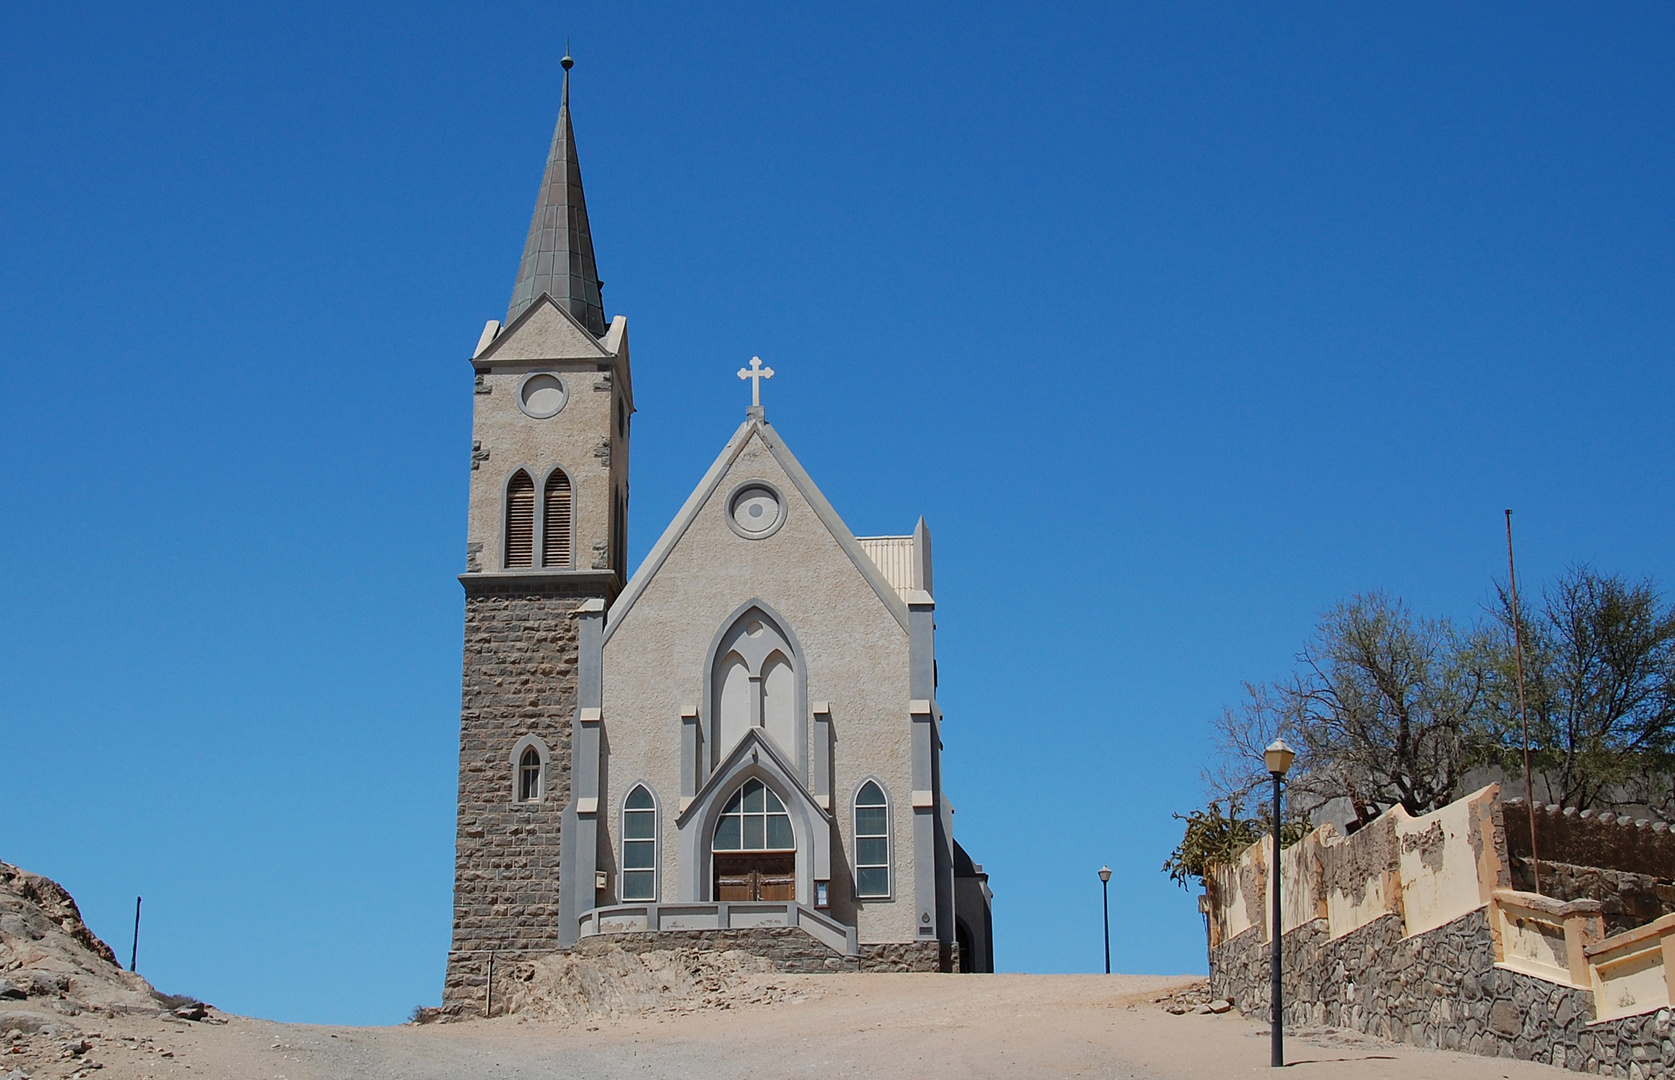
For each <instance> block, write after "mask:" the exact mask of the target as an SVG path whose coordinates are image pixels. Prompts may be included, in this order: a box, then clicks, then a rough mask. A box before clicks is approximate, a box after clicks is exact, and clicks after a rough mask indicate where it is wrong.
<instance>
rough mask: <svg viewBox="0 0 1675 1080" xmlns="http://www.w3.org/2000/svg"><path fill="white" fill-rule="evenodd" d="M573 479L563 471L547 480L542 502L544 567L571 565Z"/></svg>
mask: <svg viewBox="0 0 1675 1080" xmlns="http://www.w3.org/2000/svg"><path fill="white" fill-rule="evenodd" d="M571 505H572V500H571V491H570V478H569V477H568V476H565V475H564V471H563V470H562V469H554V470H553V474H552V475H551V476H549V477H547V490H546V492H545V493H544V496H543V498H542V500H541V565H542V566H569V565H570V508H571Z"/></svg>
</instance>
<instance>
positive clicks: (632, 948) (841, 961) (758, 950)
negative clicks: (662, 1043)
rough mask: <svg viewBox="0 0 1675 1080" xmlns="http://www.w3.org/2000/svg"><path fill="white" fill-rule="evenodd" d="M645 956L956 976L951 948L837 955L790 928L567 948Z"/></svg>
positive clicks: (678, 934)
mask: <svg viewBox="0 0 1675 1080" xmlns="http://www.w3.org/2000/svg"><path fill="white" fill-rule="evenodd" d="M613 948H616V949H623V950H626V951H627V952H631V953H646V952H653V951H657V950H663V949H706V950H711V951H715V952H723V951H726V950H729V949H737V950H739V951H740V952H746V953H749V954H750V955H752V956H760V957H764V958H765V959H767V960H769V961H771V962H772V963H773V965H774V967H775V968H777V969H778V970H780V971H784V972H792V973H798V974H824V973H826V972H834V971H957V970H958V969H959V952H958V948H957V946H955V947H947V946H941V945H939V943H937V942H934V941H909V942H901V943H894V942H887V943H884V944H878V945H862V946H861V947H860V955H859V956H845V955H844V954H843V953H841V952H838V951H837V950H835V949H833V948H831V947H830V946H828V945H826V944H825V943H824V942H822V941H819V940H818V939H816V938H814V937H812V936H810V935H809V934H808V933H807V932H805V931H803V930H799V929H797V928H796V927H794V926H752V927H747V928H743V929H736V930H662V931H659V932H658V933H655V934H650V933H638V934H599V935H596V936H594V937H586V938H583V939H582V940H581V941H578V942H577V943H576V944H575V945H573V946H571V950H570V951H571V952H572V953H573V954H577V955H581V956H588V955H595V954H598V953H603V952H605V951H607V950H609V949H613Z"/></svg>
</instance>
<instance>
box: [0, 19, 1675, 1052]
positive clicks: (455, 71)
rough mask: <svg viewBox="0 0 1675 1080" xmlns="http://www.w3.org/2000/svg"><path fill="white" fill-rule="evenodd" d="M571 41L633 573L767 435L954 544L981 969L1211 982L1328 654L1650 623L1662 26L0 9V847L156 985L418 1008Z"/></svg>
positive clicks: (1664, 178)
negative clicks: (1213, 860) (1503, 594)
mask: <svg viewBox="0 0 1675 1080" xmlns="http://www.w3.org/2000/svg"><path fill="white" fill-rule="evenodd" d="M567 34H568V35H569V36H570V37H571V39H572V42H573V49H574V52H575V55H576V56H577V58H578V59H577V66H576V70H575V74H574V83H573V101H574V108H575V116H576V131H577V137H578V140H579V144H580V151H581V156H582V165H583V172H584V175H585V177H586V181H587V193H588V200H589V207H590V210H591V212H592V220H593V228H594V236H595V239H596V243H597V247H598V256H599V265H600V269H601V273H602V275H603V277H604V279H605V282H606V290H605V298H606V308H607V310H608V311H609V312H610V313H612V314H615V313H623V314H626V315H627V316H628V318H629V326H630V332H631V335H632V340H633V350H634V361H635V371H634V375H635V390H636V396H637V402H638V404H639V406H640V413H639V415H638V417H637V419H636V424H635V442H634V447H633V472H632V483H633V506H632V534H631V540H630V548H631V553H632V556H633V558H634V559H635V560H637V559H638V558H639V557H641V556H643V555H644V553H645V552H646V551H647V549H648V548H649V547H650V545H651V543H652V542H653V540H655V538H656V537H657V535H658V533H659V532H660V531H661V529H662V528H663V526H664V525H665V524H666V522H667V521H668V520H669V518H670V517H671V516H672V515H673V513H674V511H675V510H676V508H677V507H678V506H679V504H680V502H681V501H682V499H683V498H684V497H685V495H686V493H687V492H688V490H689V489H690V488H691V486H692V485H693V484H695V483H696V482H697V480H698V478H699V477H700V476H701V474H702V472H703V470H704V468H705V467H706V466H707V464H708V463H709V461H710V460H711V458H712V457H713V455H714V454H715V453H716V452H717V451H718V449H719V447H720V446H721V445H722V443H723V442H724V441H725V439H726V438H727V436H728V435H729V433H730V432H731V431H732V430H733V428H734V427H735V426H736V425H737V423H738V422H739V421H740V419H741V418H742V414H743V409H744V406H745V405H746V404H747V402H748V397H747V394H748V390H747V388H746V387H745V386H744V384H741V383H740V382H739V380H738V379H736V378H734V376H733V372H734V370H735V369H736V368H737V367H738V366H739V365H740V364H741V363H742V362H743V361H744V360H746V359H748V358H749V357H750V356H751V354H753V353H755V354H760V355H761V356H762V357H763V358H764V359H765V360H766V361H767V362H768V363H770V364H771V365H772V366H773V367H774V368H775V369H776V370H777V372H778V376H777V377H776V378H775V379H774V381H773V382H772V383H771V384H769V385H768V386H767V387H765V397H766V403H767V405H768V408H769V416H770V418H771V419H772V420H773V421H774V422H775V424H776V427H777V428H778V430H779V431H780V432H781V433H782V434H783V435H784V436H785V438H786V439H787V440H788V441H789V442H790V444H791V446H792V447H793V448H794V449H795V451H796V452H797V454H798V455H799V456H800V458H801V459H802V461H803V463H804V464H805V465H807V466H808V468H809V470H810V472H812V473H813V475H814V476H815V477H816V479H817V480H818V481H819V482H820V484H821V485H822V486H823V488H824V490H825V491H826V493H827V495H828V496H829V497H830V498H831V500H832V502H833V504H834V505H835V506H836V507H837V508H838V510H839V511H840V512H841V513H842V514H843V515H844V516H845V517H846V518H847V520H848V521H849V523H850V525H851V526H852V527H853V528H854V529H855V531H856V532H858V533H862V534H866V533H890V532H897V533H902V532H906V531H908V530H909V529H910V528H911V527H912V525H913V522H914V520H915V519H916V518H917V516H918V515H919V514H921V513H923V514H924V515H925V516H926V518H927V519H928V520H929V522H930V524H931V527H932V530H933V532H934V534H935V538H936V555H937V566H936V585H937V600H938V616H939V625H940V634H939V640H938V648H939V656H940V661H941V672H942V694H943V705H944V707H945V709H946V711H947V716H948V720H947V728H946V737H947V745H948V750H947V758H946V762H947V777H948V785H949V788H950V793H951V796H952V798H953V800H954V802H955V804H956V806H957V807H958V814H957V817H956V819H955V820H956V831H957V833H958V834H959V835H960V836H961V838H962V839H963V840H964V842H965V844H966V845H967V847H968V848H969V849H970V850H971V852H972V854H973V855H974V856H975V857H976V858H977V859H978V860H979V861H981V862H983V863H984V864H985V865H986V866H987V868H988V869H989V870H990V872H991V873H992V874H993V885H994V889H995V893H996V902H995V929H996V934H997V937H998V944H997V949H996V958H997V961H998V962H999V964H1000V966H1001V967H1002V968H1004V969H1008V970H1028V971H1042V972H1052V971H1078V970H1079V971H1089V970H1093V969H1094V968H1095V967H1096V966H1097V965H1098V964H1099V963H1100V953H1099V949H1100V936H1099V883H1098V880H1097V878H1096V877H1095V874H1094V871H1095V870H1097V869H1098V867H1099V865H1100V864H1101V863H1102V862H1109V863H1110V864H1111V866H1112V867H1114V868H1115V869H1116V876H1115V878H1114V879H1113V880H1112V883H1111V901H1112V912H1113V918H1114V920H1115V921H1116V924H1117V927H1118V929H1117V931H1116V934H1115V939H1114V949H1115V953H1116V955H1115V963H1116V965H1117V966H1118V967H1119V968H1121V969H1125V970H1134V971H1167V972H1174V971H1181V970H1202V969H1203V967H1204V946H1203V936H1202V930H1201V925H1200V920H1199V916H1198V914H1197V913H1196V909H1195V905H1194V900H1193V897H1192V896H1191V895H1189V894H1188V893H1186V892H1183V891H1181V890H1180V889H1178V888H1176V887H1175V886H1174V885H1172V884H1171V883H1169V882H1168V881H1167V880H1166V879H1165V878H1164V877H1163V875H1162V874H1160V873H1159V872H1158V866H1159V865H1160V864H1161V863H1162V861H1163V859H1164V857H1165V855H1166V854H1167V853H1168V851H1169V850H1170V848H1171V846H1172V844H1173V842H1174V840H1175V838H1176V836H1177V830H1176V826H1175V823H1174V822H1173V821H1172V820H1171V819H1170V814H1171V812H1172V811H1175V810H1185V809H1187V808H1190V807H1191V806H1193V805H1195V804H1197V803H1198V802H1199V800H1200V799H1201V797H1202V790H1201V786H1200V781H1199V775H1198V770H1199V768H1200V765H1201V764H1202V763H1203V761H1204V758H1205V755H1206V753H1207V751H1208V738H1207V731H1208V722H1209V721H1210V720H1211V718H1212V717H1213V716H1215V715H1216V714H1217V713H1218V711H1219V710H1220V709H1221V707H1222V706H1223V705H1224V704H1227V703H1232V702H1235V701H1236V700H1237V699H1238V697H1239V695H1240V692H1241V690H1240V684H1241V681H1242V680H1247V679H1249V680H1262V679H1268V678H1273V677H1275V676H1278V675H1280V674H1282V673H1283V672H1284V671H1285V670H1287V668H1288V666H1289V664H1290V663H1291V658H1292V655H1293V654H1294V652H1295V651H1296V649H1297V647H1298V645H1299V643H1300V642H1301V641H1302V639H1303V638H1304V637H1305V636H1306V634H1307V633H1308V631H1309V629H1310V627H1311V626H1312V625H1313V622H1314V619H1315V618H1316V616H1317V615H1318V613H1319V612H1320V611H1322V610H1323V609H1325V608H1326V607H1328V606H1329V605H1331V604H1332V603H1333V602H1334V601H1336V600H1338V599H1339V598H1341V597H1344V596H1346V595H1348V594H1350V593H1352V592H1355V591H1358V590H1365V589H1370V588H1380V587H1381V588H1386V589H1390V590H1392V591H1394V592H1397V593H1399V594H1401V595H1402V596H1404V597H1406V598H1407V599H1408V600H1409V601H1410V602H1411V603H1412V604H1413V605H1414V607H1415V608H1417V609H1418V610H1420V611H1422V612H1426V613H1435V614H1447V615H1451V616H1454V617H1456V618H1462V619H1470V618H1472V617H1474V615H1475V613H1476V612H1477V611H1478V609H1479V605H1480V604H1481V602H1482V601H1483V600H1484V598H1485V596H1486V594H1487V592H1488V590H1489V588H1490V581H1491V579H1492V577H1493V576H1494V575H1496V574H1498V573H1501V572H1503V568H1504V558H1505V552H1504V548H1503V546H1502V544H1503V538H1502V533H1501V527H1502V526H1501V521H1502V519H1501V510H1502V508H1503V507H1507V506H1511V507H1515V508H1516V509H1517V511H1518V516H1517V519H1516V520H1517V524H1518V528H1519V530H1520V533H1519V539H1520V545H1521V555H1522V558H1523V560H1524V562H1523V569H1524V572H1525V575H1526V576H1527V577H1528V578H1529V579H1531V581H1532V582H1533V581H1534V580H1536V579H1541V578H1548V577H1551V576H1552V575H1553V574H1555V573H1556V572H1557V571H1559V570H1561V569H1562V568H1563V567H1564V566H1565V564H1567V563H1568V562H1571V561H1573V560H1590V561H1593V562H1594V563H1596V564H1597V565H1599V566H1600V567H1602V568H1604V569H1607V570H1612V571H1621V572H1625V573H1629V574H1636V575H1638V574H1651V575H1654V576H1656V577H1657V578H1658V579H1660V580H1661V581H1662V582H1663V583H1665V584H1666V585H1675V556H1672V553H1671V544H1670V538H1671V534H1672V533H1675V510H1672V507H1671V479H1672V464H1671V463H1672V462H1675V446H1672V445H1671V443H1672V441H1675V440H1672V430H1675V429H1672V425H1671V421H1670V417H1671V408H1672V406H1675V376H1672V365H1671V351H1672V349H1671V340H1672V330H1675V266H1672V254H1671V253H1672V251H1675V244H1672V241H1675V228H1672V225H1675V222H1672V213H1675V191H1672V190H1671V189H1672V186H1675V185H1672V180H1671V166H1672V165H1675V155H1672V152H1671V151H1672V145H1671V144H1672V140H1675V125H1672V124H1671V122H1670V118H1671V116H1672V115H1675V66H1672V65H1671V63H1670V60H1669V57H1670V55H1671V52H1672V48H1675V9H1672V8H1671V7H1670V6H1669V5H1667V4H1639V5H1634V4H1625V5H1604V6H1601V5H1592V6H1584V5H1574V4H1546V5H1543V4H1526V5H1496V6H1492V7H1490V6H1462V5H1458V4H1435V5H1429V6H1426V5H1405V6H1403V7H1402V9H1401V10H1399V11H1398V10H1394V9H1392V8H1390V6H1389V5H1373V4H1359V5H1346V4H1338V3H1330V4H1328V3H1322V4H1318V5H1309V6H1303V5H1292V6H1285V7H1282V8H1279V9H1274V8H1272V6H1270V7H1269V8H1267V9H1264V10H1258V9H1256V8H1253V7H1252V6H1251V5H1247V4H1222V5H1216V4H1204V5H1198V6H1193V7H1183V6H1178V5H1177V6H1175V7H1173V8H1171V9H1170V10H1169V11H1166V12H1164V11H1159V10H1157V6H1156V5H1142V4H1122V5H1111V4H1093V5H1085V6H1070V5H1066V6H1056V7H1052V6H1048V5H1037V4H1030V5H1024V4H1018V5H1014V6H1011V7H1000V6H992V5H972V4H945V5H933V4H912V5H902V4H889V5H854V6H848V7H842V8H835V7H832V6H830V5H819V6H808V7H804V8H801V9H795V8H791V7H789V6H787V5H777V4H774V5H768V4H764V5H761V6H759V7H744V6H733V5H725V4H710V5H701V6H695V5H669V6H667V7H664V6H657V5H641V6H624V5H601V4H588V5H569V6H566V5H562V4H561V5H558V6H554V5H551V4H539V5H537V4H493V5H491V4H471V5H458V4H452V5H436V6H431V7H427V6H422V5H415V6H411V7H397V6H377V5H354V6H349V5H344V4H340V3H331V4H323V3H299V4H291V5H249V4H245V5H239V4H233V5H229V4H199V5H179V4H175V5H131V4H130V5H108V4H92V5H73V6H65V5H42V4H33V5H31V4H16V5H11V6H8V7H7V8H6V10H5V12H4V14H3V15H0V60H3V63H0V93H3V95H4V102H5V107H4V108H3V109H0V208H3V209H0V251H3V252H4V255H3V257H0V335H3V336H0V341H3V345H4V350H5V351H4V356H5V363H4V365H3V368H0V451H3V453H4V462H5V464H4V468H3V470H0V559H3V560H4V565H5V567H6V573H5V575H4V577H3V578H0V767H3V769H4V775H5V782H4V785H3V789H4V792H5V803H4V806H5V808H4V810H0V858H3V859H5V860H6V861H8V862H12V863H17V864H21V865H23V866H25V867H27V868H29V869H32V870H35V871H38V872H41V873H45V874H48V875H51V876H52V877H55V878H57V879H58V880H60V881H62V882H63V883H64V884H65V885H66V886H68V887H69V888H70V889H71V891H72V892H73V893H74V894H75V895H76V897H77V898H78V900H79V901H80V902H81V904H82V906H83V910H84V911H85V913H86V915H87V917H88V920H89V922H90V923H91V924H92V926H93V927H94V929H95V930H96V931H97V932H98V933H100V934H101V935H102V936H103V937H105V939H106V940H107V941H109V942H110V943H111V944H112V945H113V946H115V947H116V948H117V949H118V951H119V952H122V953H124V954H126V953H127V951H128V946H129V920H130V919H131V917H132V904H133V898H134V895H135V894H136V893H141V894H144V896H145V897H146V922H145V929H144V931H143V935H142V938H141V942H140V959H141V965H140V966H141V970H142V971H143V972H144V973H145V974H147V975H149V976H151V977H152V979H153V980H154V981H155V982H156V983H157V984H158V985H160V986H162V987H163V988H165V989H168V990H173V991H180V992H188V993H195V994H199V995H201V996H203V997H205V998H207V999H208V1000H210V1001H212V1002H214V1003H216V1004H217V1005H220V1006H222V1007H224V1008H228V1009H234V1010H239V1011H243V1012H249V1013H255V1014H258V1015H263V1016H270V1017H276V1018H283V1019H298V1020H317V1021H346V1022H391V1021H395V1020H398V1019H401V1018H402V1017H403V1016H404V1015H405V1014H406V1013H407V1011H408V1010H409V1009H411V1008H412V1007H413V1006H414V1005H417V1004H421V1003H434V1002H436V1001H437V1000H438V999H439V997H440V987H441V978H442V968H443V962H444V956H445V953H446V950H447V947H448V938H449V921H450V916H451V910H450V903H451V875H452V858H453V810H454V803H453V799H454V783H455V770H456V765H457V752H458V751H457V744H456V738H457V730H458V728H457V725H458V708H459V681H458V677H459V671H460V642H461V618H462V596H461V590H460V586H459V584H458V582H457V581H456V580H455V577H454V575H455V574H457V573H458V572H459V571H460V569H461V567H462V559H463V551H464V529H465V491H466V482H467V476H468V461H469V449H470V429H469V423H470V407H471V393H470V387H471V371H470V368H469V366H468V364H467V363H466V357H467V355H468V354H469V352H470V350H471V348H472V346H473V345H474V344H475V342H476V340H477V335H478V332H479V331H480V329H481V327H482V325H483V321H484V320H485V319H489V318H499V317H501V316H502V315H503V313H504V311H505V307H506V301H507V298H508V296H509V295H510V292H511V288H512V282H513V277H514V273H515V271H516V268H517V262H518V256H519V253H520V251H521V245H522V243H523V236H524V231H525V229H526V228H527V226H528V222H529V213H530V209H531V206H532V205H533V200H534V196H535V188H536V184H537V181H538V179H539V176H540V171H541V165H542V158H543V155H544V153H545V150H546V147H547V142H548V140H549V138H550V137H551V132H552V126H553V120H554V116H555V114H556V110H557V104H558V87H559V76H560V71H559V68H558V64H557V60H558V57H559V56H560V55H561V54H562V52H563V48H564V39H565V36H566V35H567Z"/></svg>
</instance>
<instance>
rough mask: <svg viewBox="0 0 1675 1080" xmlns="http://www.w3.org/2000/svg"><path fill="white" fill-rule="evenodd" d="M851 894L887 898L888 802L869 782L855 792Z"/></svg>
mask: <svg viewBox="0 0 1675 1080" xmlns="http://www.w3.org/2000/svg"><path fill="white" fill-rule="evenodd" d="M855 895H856V896H859V897H861V898H862V899H867V898H873V899H877V898H880V897H887V896H889V895H890V803H889V800H887V799H886V798H885V797H884V789H883V788H881V787H879V786H878V785H877V784H876V783H874V782H873V781H871V780H868V781H867V782H866V783H864V784H862V785H861V790H860V791H857V792H856V793H855Z"/></svg>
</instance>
